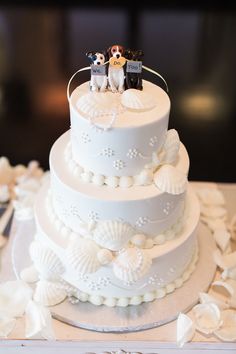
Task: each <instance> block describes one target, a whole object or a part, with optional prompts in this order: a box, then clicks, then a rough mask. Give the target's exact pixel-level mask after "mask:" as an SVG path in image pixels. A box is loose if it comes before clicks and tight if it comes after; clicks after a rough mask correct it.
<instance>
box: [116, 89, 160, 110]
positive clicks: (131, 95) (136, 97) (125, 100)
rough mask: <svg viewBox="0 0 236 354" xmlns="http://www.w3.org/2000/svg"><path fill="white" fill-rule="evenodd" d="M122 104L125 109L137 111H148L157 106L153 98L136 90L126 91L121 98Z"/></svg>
mask: <svg viewBox="0 0 236 354" xmlns="http://www.w3.org/2000/svg"><path fill="white" fill-rule="evenodd" d="M121 103H122V105H123V106H124V107H126V108H128V109H131V110H137V111H147V110H150V109H152V108H154V107H155V106H156V101H155V99H154V98H153V96H151V95H150V94H148V93H146V92H144V91H140V90H136V89H128V90H126V91H124V92H123V94H122V96H121Z"/></svg>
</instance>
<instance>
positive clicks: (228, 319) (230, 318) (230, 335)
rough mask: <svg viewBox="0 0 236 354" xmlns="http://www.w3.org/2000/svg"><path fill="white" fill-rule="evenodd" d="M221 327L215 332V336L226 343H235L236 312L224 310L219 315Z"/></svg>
mask: <svg viewBox="0 0 236 354" xmlns="http://www.w3.org/2000/svg"><path fill="white" fill-rule="evenodd" d="M221 317H222V321H223V323H222V326H221V327H220V329H218V330H216V331H215V332H214V333H215V335H216V336H217V337H218V338H219V339H221V340H223V341H226V342H234V341H236V311H234V310H225V311H222V313H221Z"/></svg>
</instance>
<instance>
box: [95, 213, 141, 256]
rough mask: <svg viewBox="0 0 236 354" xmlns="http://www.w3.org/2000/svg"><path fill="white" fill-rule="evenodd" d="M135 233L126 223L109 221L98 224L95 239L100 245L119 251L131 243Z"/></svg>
mask: <svg viewBox="0 0 236 354" xmlns="http://www.w3.org/2000/svg"><path fill="white" fill-rule="evenodd" d="M134 233H135V231H134V229H133V228H132V227H131V226H130V225H129V224H127V223H125V222H120V221H116V220H107V221H101V222H100V223H99V224H98V226H97V227H96V229H95V230H94V235H93V238H94V240H95V241H96V243H97V244H98V245H100V246H102V247H104V248H108V249H110V250H112V251H118V250H119V249H121V248H122V247H124V245H125V244H126V243H127V242H129V240H130V239H131V237H132V236H133V235H134Z"/></svg>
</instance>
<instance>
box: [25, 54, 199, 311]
mask: <svg viewBox="0 0 236 354" xmlns="http://www.w3.org/2000/svg"><path fill="white" fill-rule="evenodd" d="M117 50H118V49H117ZM96 54H98V53H96ZM115 55H117V54H115ZM116 58H117V56H116ZM118 59H119V58H118ZM113 64H114V63H113ZM110 65H111V64H110ZM110 65H109V66H110ZM111 69H113V70H119V69H117V68H111ZM109 72H110V68H109ZM109 72H108V81H109V78H110V80H111V74H109ZM117 73H118V71H117ZM109 75H110V76H109ZM109 83H110V81H109ZM90 85H91V83H90ZM110 87H111V85H110ZM103 88H104V87H103ZM103 88H102V86H100V87H99V85H98V86H97V87H96V86H95V88H94V86H93V87H92V89H91V87H90V86H89V83H88V82H86V83H84V84H82V85H80V86H78V87H77V88H76V89H75V90H74V91H73V93H72V95H71V96H70V97H69V104H70V120H71V129H70V130H69V131H68V132H66V133H65V134H63V135H62V136H61V137H60V138H59V139H58V140H57V141H56V142H55V144H54V145H53V147H52V150H51V153H50V172H51V180H50V185H49V184H46V185H44V186H43V188H42V189H41V191H40V193H39V195H38V198H37V202H36V206H35V215H36V224H37V233H36V236H35V240H34V241H33V243H32V244H31V246H30V254H31V258H32V260H33V262H34V264H35V267H36V268H37V270H38V271H39V273H40V281H39V282H38V283H37V288H36V292H35V298H36V300H39V301H41V302H43V303H44V304H46V305H54V304H56V303H59V302H61V301H63V300H64V299H65V298H66V296H68V291H66V289H68V288H69V289H70V294H69V295H73V296H74V297H75V298H78V299H79V300H81V301H90V302H91V303H93V304H95V305H101V304H104V305H107V306H127V305H138V304H140V303H142V302H148V301H152V300H154V299H158V298H162V297H164V296H165V295H166V294H168V293H171V292H173V291H174V290H175V289H176V288H179V287H181V286H182V284H183V283H184V282H185V281H186V280H187V279H188V278H189V277H190V275H191V273H192V272H193V271H194V269H195V265H196V262H197V259H198V247H197V225H198V222H199V205H198V201H197V198H196V197H195V194H194V192H193V191H192V190H191V188H190V187H189V186H188V182H187V174H188V169H189V158H188V154H187V151H186V149H185V147H184V146H183V144H182V143H180V141H179V136H178V133H177V131H176V130H174V129H171V130H167V129H168V120H169V112H170V100H169V97H168V95H167V94H166V93H165V91H164V90H162V89H161V88H160V87H158V86H156V85H154V84H153V83H151V82H147V81H144V82H142V87H139V88H141V89H139V90H138V89H136V88H129V89H126V90H125V91H124V92H123V89H122V88H121V87H120V86H118V85H117V91H119V92H112V91H116V90H115V89H113V90H106V91H104V89H103ZM65 284H67V285H69V286H68V287H66V286H65Z"/></svg>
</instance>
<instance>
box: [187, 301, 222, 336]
mask: <svg viewBox="0 0 236 354" xmlns="http://www.w3.org/2000/svg"><path fill="white" fill-rule="evenodd" d="M193 314H194V316H195V326H196V329H197V330H198V331H199V332H202V333H204V334H211V333H213V332H214V331H215V330H217V329H218V328H219V327H220V325H221V322H222V321H221V315H220V310H219V308H218V306H217V305H216V304H213V303H209V304H198V305H196V306H194V308H193Z"/></svg>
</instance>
